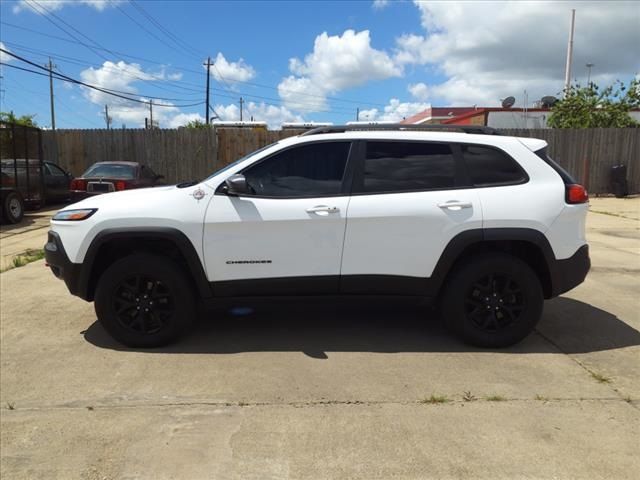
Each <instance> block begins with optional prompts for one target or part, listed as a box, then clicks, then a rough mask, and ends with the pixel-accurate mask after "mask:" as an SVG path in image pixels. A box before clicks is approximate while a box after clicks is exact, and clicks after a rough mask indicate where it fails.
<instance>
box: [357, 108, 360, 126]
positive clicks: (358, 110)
mask: <svg viewBox="0 0 640 480" xmlns="http://www.w3.org/2000/svg"><path fill="white" fill-rule="evenodd" d="M359 121H360V107H358V108H356V122H359Z"/></svg>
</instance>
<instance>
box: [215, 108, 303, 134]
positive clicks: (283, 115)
mask: <svg viewBox="0 0 640 480" xmlns="http://www.w3.org/2000/svg"><path fill="white" fill-rule="evenodd" d="M215 111H216V113H217V114H218V115H219V116H220V120H223V121H239V120H240V107H239V106H238V105H236V104H234V103H231V104H228V105H216V106H215ZM251 118H253V120H254V121H256V122H267V124H268V125H269V128H271V129H278V128H280V126H281V125H282V123H283V122H304V118H303V117H302V116H301V115H298V114H295V113H293V112H291V111H290V110H289V109H287V108H286V107H282V106H275V105H269V104H266V103H263V102H261V103H255V102H247V103H246V104H245V105H244V107H243V113H242V119H243V120H245V121H248V120H251Z"/></svg>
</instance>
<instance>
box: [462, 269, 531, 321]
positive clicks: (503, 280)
mask: <svg viewBox="0 0 640 480" xmlns="http://www.w3.org/2000/svg"><path fill="white" fill-rule="evenodd" d="M464 304H465V313H466V315H467V317H468V318H469V320H470V321H471V323H472V324H473V325H475V326H476V327H477V328H478V329H480V330H482V331H485V332H498V331H500V330H502V329H504V328H506V327H508V326H509V325H511V324H513V323H514V322H517V321H518V318H519V317H520V314H521V313H522V311H523V310H524V309H525V308H526V303H525V296H524V294H523V292H522V289H521V288H520V285H519V284H518V283H517V282H516V281H515V280H514V279H513V278H511V277H510V276H508V275H505V274H497V273H490V274H488V275H484V276H483V277H481V278H480V279H478V281H476V282H475V283H474V284H473V285H472V287H471V288H470V289H469V291H468V293H467V296H466V297H465V299H464Z"/></svg>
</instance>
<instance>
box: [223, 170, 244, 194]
mask: <svg viewBox="0 0 640 480" xmlns="http://www.w3.org/2000/svg"><path fill="white" fill-rule="evenodd" d="M224 184H225V186H226V187H227V195H233V196H237V195H246V194H248V193H249V186H248V185H247V179H246V178H244V175H242V174H241V173H236V174H235V175H231V176H230V177H229V178H227V179H226V180H225V181H224Z"/></svg>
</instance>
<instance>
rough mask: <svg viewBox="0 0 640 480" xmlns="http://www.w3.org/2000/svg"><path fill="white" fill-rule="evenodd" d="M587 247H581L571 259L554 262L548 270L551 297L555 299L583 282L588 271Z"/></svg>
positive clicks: (589, 262) (589, 263)
mask: <svg viewBox="0 0 640 480" xmlns="http://www.w3.org/2000/svg"><path fill="white" fill-rule="evenodd" d="M590 268H591V259H590V258H589V245H583V246H582V247H580V248H579V249H578V250H577V251H576V253H574V254H573V255H572V256H571V257H569V258H567V259H564V260H556V261H555V262H553V264H552V265H551V268H550V274H551V285H552V289H553V291H552V292H551V293H552V297H557V296H558V295H561V294H563V293H565V292H568V291H569V290H571V289H572V288H575V287H577V286H578V285H580V284H581V283H582V282H584V279H585V277H586V276H587V273H588V272H589V269H590Z"/></svg>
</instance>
